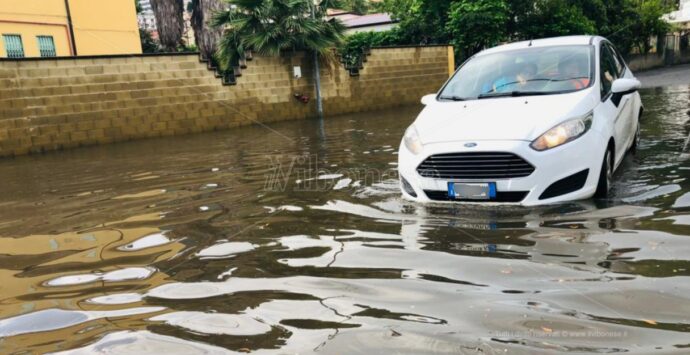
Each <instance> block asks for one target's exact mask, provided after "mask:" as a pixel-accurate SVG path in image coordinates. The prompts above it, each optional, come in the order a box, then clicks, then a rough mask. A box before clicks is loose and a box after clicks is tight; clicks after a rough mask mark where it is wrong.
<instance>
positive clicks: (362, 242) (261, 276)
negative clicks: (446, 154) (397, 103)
mask: <svg viewBox="0 0 690 355" xmlns="http://www.w3.org/2000/svg"><path fill="white" fill-rule="evenodd" d="M643 99H644V102H645V104H646V106H647V111H646V115H645V117H644V122H643V128H642V133H643V143H642V146H641V148H640V152H639V154H638V155H637V156H636V157H628V158H626V161H625V163H624V164H623V166H622V167H621V169H620V171H619V173H618V174H617V182H616V184H615V186H614V193H613V198H612V199H611V200H610V201H582V202H577V203H572V204H567V205H560V206H548V207H542V208H533V209H524V208H517V207H511V208H509V207H469V206H420V205H415V204H411V203H408V202H404V201H402V200H401V199H400V195H399V192H398V188H397V180H396V177H395V163H396V161H397V157H396V155H395V154H396V150H397V146H398V143H399V140H400V137H401V135H402V133H403V131H404V129H405V128H406V126H407V125H408V124H409V123H410V122H411V121H412V119H413V118H414V116H415V115H416V113H417V111H418V110H419V108H418V107H413V108H406V109H397V110H392V111H388V112H377V113H370V114H358V115H353V116H346V117H339V118H330V119H327V120H326V122H325V124H324V125H323V126H320V125H319V123H318V122H317V121H301V122H286V123H281V124H275V125H271V129H267V128H265V127H260V126H254V127H248V128H242V129H238V130H234V131H226V132H217V133H210V134H202V135H196V136H188V137H178V138H163V139H155V140H148V141H138V142H129V143H123V144H115V145H111V146H102V147H93V148H85V149H78V150H73V151H66V152H58V153H53V154H46V155H43V156H31V157H23V158H17V159H7V160H2V161H0V178H1V180H0V181H2V184H0V196H1V199H0V236H1V237H0V319H1V320H0V353H15V352H17V353H20V352H31V353H43V352H62V351H71V352H76V353H94V352H102V353H106V352H108V353H142V352H152V353H165V354H176V353H179V354H190V353H224V352H257V353H268V352H278V353H310V352H320V353H328V354H331V353H338V354H345V353H362V354H371V353H405V354H418V353H453V354H456V353H468V354H475V353H476V354H503V353H506V352H507V353H511V354H512V353H517V354H534V353H549V352H556V351H563V352H573V353H583V352H595V353H614V352H629V353H650V352H662V353H688V352H690V181H688V177H689V176H690V160H689V159H690V157H689V155H688V154H684V152H685V153H690V152H689V151H688V147H687V146H686V145H687V144H688V142H687V139H688V133H689V131H690V124H689V123H688V119H690V117H689V116H688V115H687V114H686V111H687V110H688V108H689V107H688V102H689V100H690V88H688V87H667V88H660V89H649V90H645V91H644V92H643Z"/></svg>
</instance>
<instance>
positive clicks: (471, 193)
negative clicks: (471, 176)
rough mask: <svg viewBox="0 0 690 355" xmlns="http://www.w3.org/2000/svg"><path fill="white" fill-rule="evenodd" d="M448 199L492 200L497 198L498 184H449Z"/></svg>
mask: <svg viewBox="0 0 690 355" xmlns="http://www.w3.org/2000/svg"><path fill="white" fill-rule="evenodd" d="M448 197H449V198H450V199H452V200H491V199H494V198H496V183H495V182H483V183H469V182H449V183H448Z"/></svg>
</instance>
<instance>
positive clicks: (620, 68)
mask: <svg viewBox="0 0 690 355" xmlns="http://www.w3.org/2000/svg"><path fill="white" fill-rule="evenodd" d="M606 48H608V50H609V51H610V52H611V58H613V64H615V65H616V72H617V73H618V77H619V78H620V77H622V76H623V72H624V71H625V64H623V59H622V58H621V56H620V54H619V53H618V51H616V48H614V47H613V45H612V44H610V43H607V44H606Z"/></svg>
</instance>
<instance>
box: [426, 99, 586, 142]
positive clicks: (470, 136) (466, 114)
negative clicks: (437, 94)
mask: <svg viewBox="0 0 690 355" xmlns="http://www.w3.org/2000/svg"><path fill="white" fill-rule="evenodd" d="M593 96H594V95H592V91H591V89H588V90H582V91H578V92H574V93H568V94H559V95H543V96H524V97H503V98H492V99H482V100H469V101H434V102H433V103H431V104H429V105H427V106H426V107H425V108H424V110H423V111H422V112H421V113H420V114H419V117H418V118H417V120H416V121H415V127H416V129H417V132H418V133H419V136H420V139H421V141H422V143H423V144H429V143H441V142H451V141H468V140H469V141H481V140H527V141H532V140H534V139H536V138H538V137H539V136H540V135H541V134H543V133H544V132H546V131H547V130H549V129H551V128H553V127H554V126H555V125H557V124H559V123H561V122H563V121H565V120H567V119H570V118H576V117H579V116H582V115H585V114H586V113H587V112H589V111H590V110H592V109H593V108H594V105H595V104H596V102H595V101H594V100H596V99H595V98H594V97H593Z"/></svg>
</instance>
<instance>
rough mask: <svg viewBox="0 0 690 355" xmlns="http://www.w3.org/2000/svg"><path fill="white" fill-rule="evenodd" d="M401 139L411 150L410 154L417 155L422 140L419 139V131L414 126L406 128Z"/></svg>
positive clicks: (420, 149) (420, 148)
mask: <svg viewBox="0 0 690 355" xmlns="http://www.w3.org/2000/svg"><path fill="white" fill-rule="evenodd" d="M403 141H404V142H405V147H407V150H409V151H410V152H412V154H414V155H417V154H419V153H420V152H421V151H422V147H423V145H422V141H421V140H420V139H419V133H417V129H416V128H414V126H410V127H408V128H407V130H406V131H405V137H404V138H403Z"/></svg>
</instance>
